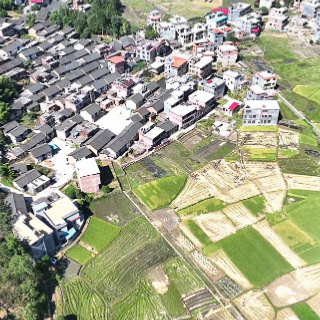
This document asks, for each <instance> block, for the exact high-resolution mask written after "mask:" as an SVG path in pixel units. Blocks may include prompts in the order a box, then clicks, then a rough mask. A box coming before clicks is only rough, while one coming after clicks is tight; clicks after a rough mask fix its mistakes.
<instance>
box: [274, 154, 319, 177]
mask: <svg viewBox="0 0 320 320" xmlns="http://www.w3.org/2000/svg"><path fill="white" fill-rule="evenodd" d="M278 163H279V166H280V168H281V170H282V172H283V173H292V174H301V175H308V176H319V175H320V168H319V166H318V163H317V161H316V160H314V159H312V158H311V157H308V156H306V155H305V154H297V155H295V156H293V157H291V158H285V159H281V158H279V159H278Z"/></svg>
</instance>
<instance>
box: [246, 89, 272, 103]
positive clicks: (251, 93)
mask: <svg viewBox="0 0 320 320" xmlns="http://www.w3.org/2000/svg"><path fill="white" fill-rule="evenodd" d="M273 96H274V94H269V93H268V92H267V90H264V89H262V88H261V87H260V86H258V85H252V86H250V87H248V90H247V99H248V100H272V99H273Z"/></svg>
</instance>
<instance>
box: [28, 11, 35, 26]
mask: <svg viewBox="0 0 320 320" xmlns="http://www.w3.org/2000/svg"><path fill="white" fill-rule="evenodd" d="M35 22H36V15H35V14H34V13H29V14H27V16H26V26H28V27H32V26H33V25H34V24H35Z"/></svg>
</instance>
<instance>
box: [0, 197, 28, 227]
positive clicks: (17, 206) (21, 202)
mask: <svg viewBox="0 0 320 320" xmlns="http://www.w3.org/2000/svg"><path fill="white" fill-rule="evenodd" d="M4 203H5V205H6V206H7V207H8V209H9V210H10V216H11V219H12V220H13V221H15V220H16V219H17V218H18V217H19V216H20V215H21V214H27V213H28V210H27V206H26V202H25V199H24V196H23V195H22V194H19V193H14V192H13V193H9V194H8V195H7V196H6V197H5V198H4Z"/></svg>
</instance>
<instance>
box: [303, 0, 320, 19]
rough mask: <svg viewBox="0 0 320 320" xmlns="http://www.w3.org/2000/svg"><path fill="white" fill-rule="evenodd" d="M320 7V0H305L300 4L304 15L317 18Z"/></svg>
mask: <svg viewBox="0 0 320 320" xmlns="http://www.w3.org/2000/svg"><path fill="white" fill-rule="evenodd" d="M319 9H320V0H303V1H302V2H301V4H300V11H301V13H302V16H303V17H307V18H315V17H316V14H317V11H318V10H319Z"/></svg>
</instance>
